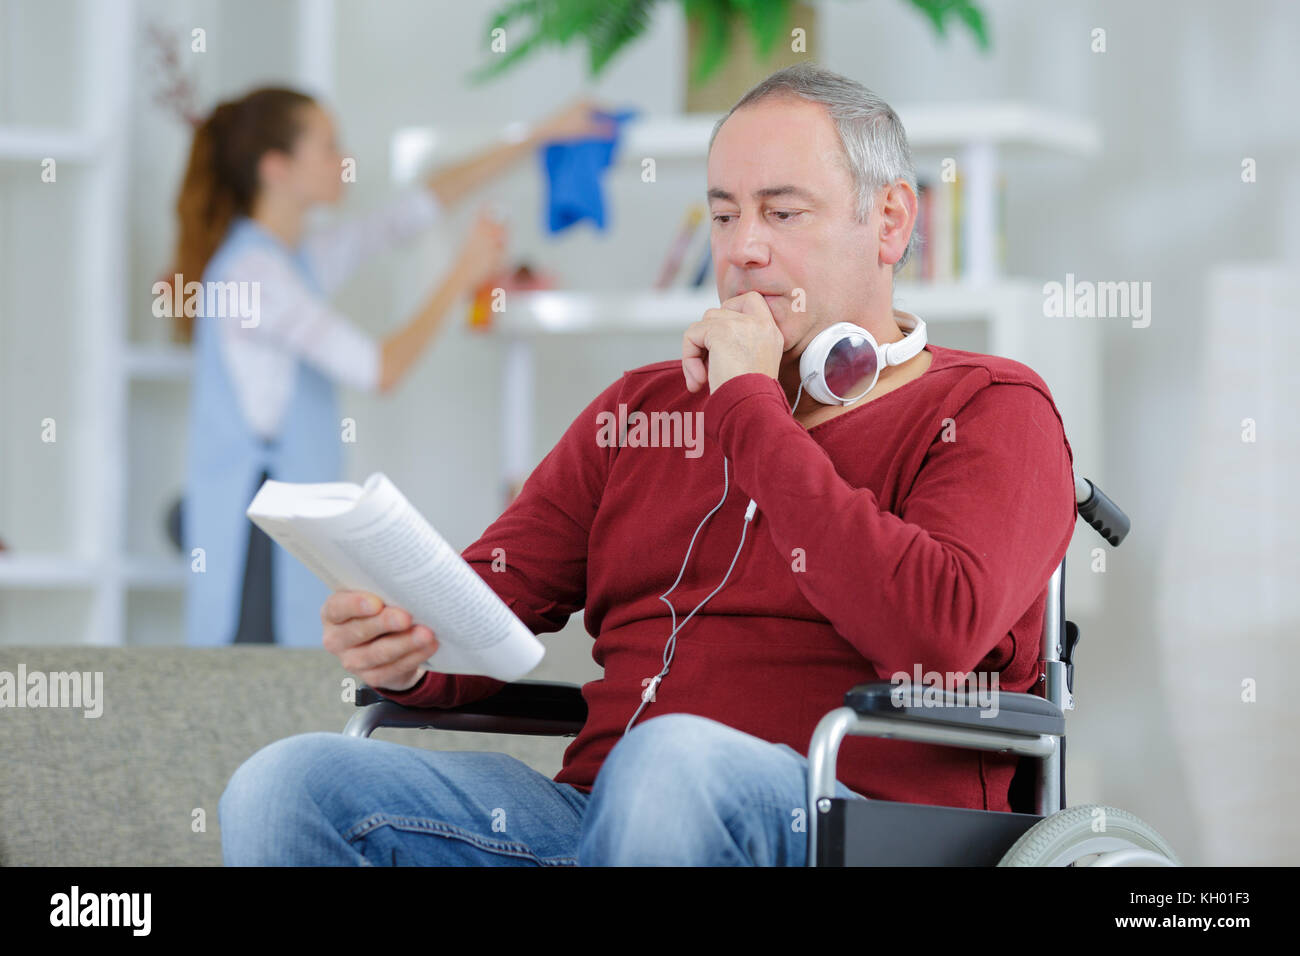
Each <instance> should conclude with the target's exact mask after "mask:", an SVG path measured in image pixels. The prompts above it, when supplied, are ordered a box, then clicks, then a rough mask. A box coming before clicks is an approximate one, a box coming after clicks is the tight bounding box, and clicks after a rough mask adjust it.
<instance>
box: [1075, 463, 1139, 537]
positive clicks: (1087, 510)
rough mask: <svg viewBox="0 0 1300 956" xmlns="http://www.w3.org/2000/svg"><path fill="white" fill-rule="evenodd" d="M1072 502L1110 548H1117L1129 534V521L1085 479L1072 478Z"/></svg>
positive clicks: (1102, 493)
mask: <svg viewBox="0 0 1300 956" xmlns="http://www.w3.org/2000/svg"><path fill="white" fill-rule="evenodd" d="M1074 500H1075V503H1076V504H1077V505H1078V506H1079V514H1080V515H1081V516H1082V517H1083V520H1084V521H1086V522H1088V524H1090V525H1091V526H1092V527H1093V528H1094V529H1095V530H1096V531H1097V533H1098V534H1100V535H1101V536H1102V537H1103V538H1105V539H1106V540H1107V541H1108V542H1110V545H1111V547H1112V548H1116V547H1119V543H1120V542H1121V541H1123V540H1124V538H1125V537H1126V536H1127V535H1128V532H1129V520H1128V515H1126V514H1125V513H1124V512H1123V510H1122V509H1121V508H1120V506H1119V505H1117V504H1115V502H1113V501H1111V500H1110V499H1109V498H1107V497H1106V493H1105V492H1104V491H1102V490H1101V489H1100V488H1098V487H1097V486H1096V485H1094V484H1093V483H1092V482H1091V481H1089V480H1088V479H1087V478H1083V477H1080V476H1079V475H1077V474H1076V475H1075V476H1074Z"/></svg>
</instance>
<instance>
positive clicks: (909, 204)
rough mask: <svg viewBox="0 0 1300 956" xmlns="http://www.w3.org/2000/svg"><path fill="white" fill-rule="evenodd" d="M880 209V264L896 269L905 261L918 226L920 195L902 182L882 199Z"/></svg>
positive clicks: (890, 188)
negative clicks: (896, 265) (904, 258)
mask: <svg viewBox="0 0 1300 956" xmlns="http://www.w3.org/2000/svg"><path fill="white" fill-rule="evenodd" d="M877 199H878V200H879V203H878V205H879V207H880V263H881V265H887V266H892V265H893V264H894V263H896V262H898V260H899V259H901V258H903V253H904V252H905V251H907V243H908V240H910V239H911V238H912V229H913V228H915V226H916V211H917V202H916V191H915V190H914V189H912V187H911V186H910V185H908V184H907V183H906V182H904V181H903V180H901V179H900V180H898V181H897V182H894V183H893V184H891V185H890V186H889V187H888V188H886V189H884V190H883V191H882V192H881V193H880V194H879V195H878V196H877Z"/></svg>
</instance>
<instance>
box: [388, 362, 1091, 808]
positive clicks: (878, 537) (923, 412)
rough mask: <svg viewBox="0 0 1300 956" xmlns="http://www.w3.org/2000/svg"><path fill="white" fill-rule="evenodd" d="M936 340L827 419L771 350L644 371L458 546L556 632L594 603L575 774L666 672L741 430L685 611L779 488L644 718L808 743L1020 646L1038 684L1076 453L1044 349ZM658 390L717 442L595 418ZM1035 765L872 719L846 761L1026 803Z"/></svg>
mask: <svg viewBox="0 0 1300 956" xmlns="http://www.w3.org/2000/svg"><path fill="white" fill-rule="evenodd" d="M927 349H928V350H929V351H930V352H931V353H932V354H933V361H932V363H931V365H930V367H929V368H928V369H927V370H926V371H925V373H924V374H922V375H921V377H920V378H917V379H914V380H913V381H911V382H908V383H907V384H905V385H903V386H901V387H900V388H898V389H896V390H894V391H892V392H889V393H887V394H885V395H883V396H882V397H880V398H878V399H876V400H875V401H871V402H868V403H866V404H864V405H861V406H859V407H858V408H855V409H854V410H853V411H850V412H847V413H845V414H842V415H839V416H837V417H835V418H832V419H830V420H828V421H825V422H823V423H821V424H819V425H814V426H813V427H812V428H811V429H805V428H804V427H803V426H801V425H800V424H799V423H798V422H796V421H794V419H793V418H792V417H791V415H790V410H791V409H790V403H789V401H788V400H787V399H786V397H785V394H784V392H783V391H782V389H781V387H780V385H779V384H778V383H777V382H776V380H775V379H773V378H770V377H768V376H766V375H762V374H759V373H749V374H746V375H740V376H737V377H736V378H733V379H731V380H730V381H728V382H726V383H724V384H723V385H722V386H721V387H720V388H718V390H717V392H716V393H714V394H708V393H707V390H704V391H701V392H697V393H694V394H692V393H691V392H689V391H687V389H686V385H685V380H684V378H683V376H682V364H681V361H680V360H677V359H674V360H671V361H666V362H658V363H655V364H653V365H646V366H644V367H642V368H638V369H634V370H632V371H629V372H625V373H624V374H623V376H622V377H621V378H619V379H618V380H617V381H615V382H614V383H613V384H611V385H610V386H609V387H608V388H606V389H605V390H604V391H603V392H601V393H600V395H598V396H597V397H596V399H595V401H593V402H592V403H591V404H590V405H589V406H587V408H586V409H585V410H584V411H583V412H582V413H581V414H580V415H579V416H578V417H577V419H576V420H575V421H574V422H573V424H572V425H571V426H570V427H569V429H568V430H567V431H566V432H565V434H564V437H563V438H562V439H561V440H560V442H559V443H558V444H557V445H556V446H555V447H554V448H553V449H552V450H551V452H550V453H549V454H548V455H547V456H546V457H545V458H544V459H543V460H542V462H541V463H540V464H539V465H538V466H537V468H536V469H535V470H534V471H533V472H532V474H531V475H530V476H529V478H528V480H527V481H526V482H525V484H524V486H523V490H522V492H521V493H520V495H519V497H518V498H517V499H516V500H515V501H514V502H513V503H512V504H511V505H510V506H509V507H508V508H507V509H506V510H505V511H504V512H503V513H502V515H501V516H500V517H499V518H498V519H497V520H496V521H494V522H493V523H492V525H491V526H490V527H488V529H487V530H486V531H485V532H484V533H483V536H482V537H480V538H479V540H478V541H476V542H474V543H473V544H472V545H470V546H469V547H468V548H466V549H465V551H464V552H463V553H462V554H463V557H464V558H465V560H466V561H467V562H469V564H470V565H471V566H472V567H473V568H474V569H475V570H476V571H478V573H479V574H480V575H482V577H483V579H484V580H485V581H486V582H487V583H488V585H489V586H491V587H492V589H493V590H494V591H495V592H496V593H497V594H499V595H500V596H501V598H502V599H503V600H504V601H505V602H506V604H508V605H509V606H510V607H511V609H512V610H514V612H515V613H516V614H517V615H519V617H520V619H521V620H523V622H524V623H525V624H526V625H528V627H529V628H531V629H532V630H533V631H534V632H535V633H539V634H540V633H544V632H551V631H558V630H560V628H562V627H563V626H564V624H565V622H566V621H567V620H568V619H569V616H570V615H571V614H572V613H574V612H575V611H578V610H580V609H582V608H584V607H585V608H586V617H585V623H586V628H587V631H588V633H590V634H592V635H593V636H594V637H595V643H594V645H593V647H592V657H593V658H594V659H595V661H596V663H597V664H600V665H601V666H602V667H603V668H604V677H603V678H602V679H600V680H594V681H591V682H590V683H588V684H586V685H585V686H584V687H583V690H582V692H583V696H584V698H585V699H586V701H587V705H588V718H587V722H586V725H585V726H584V727H583V729H582V731H581V733H580V734H579V735H578V736H577V737H576V738H575V739H574V741H573V743H572V744H570V745H569V747H568V748H567V750H566V751H565V754H564V765H563V768H562V769H561V770H560V772H559V773H558V774H556V776H555V780H556V781H557V782H560V783H570V784H573V785H575V786H577V787H580V788H581V789H583V790H585V791H588V792H590V790H591V786H592V783H593V782H594V780H595V778H596V773H597V771H599V770H600V766H601V763H602V761H603V760H604V759H605V756H606V755H607V754H608V753H609V751H610V749H611V748H612V747H613V746H614V744H615V743H616V742H617V741H618V739H619V738H620V736H621V735H622V734H623V732H624V728H625V727H626V726H627V722H628V720H629V719H630V718H631V716H632V714H633V713H634V712H635V711H636V709H637V706H638V705H639V703H640V699H641V693H642V681H643V680H644V679H646V678H649V677H652V676H654V675H655V674H657V673H659V671H660V669H661V667H662V659H663V652H664V644H665V642H666V641H667V638H668V635H669V633H670V631H671V623H670V616H669V613H668V608H667V607H666V606H665V604H664V602H663V601H660V600H658V597H659V595H661V594H663V593H664V592H665V591H666V590H668V588H669V587H671V586H672V583H673V581H674V580H675V579H676V577H677V573H678V571H679V570H680V568H681V566H682V560H683V558H684V557H685V555H686V548H687V545H688V544H689V543H690V540H691V535H692V534H693V533H694V531H695V528H696V526H697V525H698V524H699V523H700V521H701V519H703V517H704V516H705V515H706V514H707V513H708V512H709V510H710V509H711V508H713V506H714V505H716V504H717V503H718V501H719V499H720V498H721V497H722V490H723V460H722V459H723V455H724V454H725V455H726V457H727V460H728V461H729V463H730V465H729V469H730V471H729V477H730V482H731V490H730V494H729V495H728V497H727V501H726V504H724V505H723V506H722V508H720V509H719V510H718V512H717V513H716V514H714V515H713V517H712V518H711V519H710V521H709V522H708V524H706V525H705V527H704V529H703V530H702V531H701V532H700V535H699V537H698V538H697V539H696V542H695V548H694V550H693V551H692V552H691V559H690V563H689V564H688V566H687V568H686V572H685V574H684V575H683V576H682V580H681V583H680V584H679V585H678V586H677V589H676V590H675V591H674V592H673V593H672V594H671V595H670V596H669V600H671V601H672V602H673V606H674V607H675V608H676V609H677V620H678V622H679V623H680V622H681V620H682V619H683V618H684V617H685V616H686V615H687V614H689V613H690V611H691V610H692V609H693V608H694V607H695V606H696V605H697V604H699V603H700V601H702V600H703V599H704V598H705V597H706V596H707V595H708V594H709V593H710V592H711V591H713V589H714V588H716V587H717V585H718V584H719V583H720V582H721V581H722V579H723V576H724V575H725V574H726V573H727V568H728V566H729V565H730V564H731V560H732V557H733V555H734V554H735V552H736V547H737V545H738V543H739V541H740V534H741V527H742V525H743V522H744V513H745V509H746V507H747V505H748V503H749V499H750V498H753V499H754V500H755V501H756V502H757V503H758V512H757V515H756V517H755V518H754V521H753V523H752V525H751V526H750V528H749V530H748V532H747V534H746V540H745V546H744V550H743V551H742V552H741V555H740V558H739V559H738V560H737V562H736V566H735V569H734V570H733V571H732V573H731V577H730V579H729V580H728V581H727V584H726V586H725V587H724V588H723V589H722V590H721V591H720V592H718V594H717V595H716V596H714V597H713V598H712V599H711V600H710V601H709V602H708V603H707V604H706V605H705V606H704V607H703V609H701V611H700V612H699V613H698V614H696V615H695V617H694V618H692V619H691V621H690V622H689V623H688V624H687V625H686V626H685V627H684V628H682V630H681V631H680V632H679V633H678V636H677V646H676V650H675V653H674V657H673V660H672V663H671V664H670V669H669V673H668V675H667V676H666V677H665V678H664V680H663V682H662V683H661V684H660V686H659V688H658V691H657V693H656V699H655V701H654V702H652V703H651V704H649V705H648V706H647V707H646V709H645V710H644V711H643V712H642V713H641V716H640V717H638V718H637V724H635V725H634V726H639V725H640V724H641V723H642V722H644V721H646V720H649V719H650V718H652V717H655V716H657V715H660V714H668V713H673V712H684V713H692V714H699V715H702V716H704V717H710V718H712V719H714V720H717V721H720V722H721V723H724V724H727V725H729V726H731V727H735V728H737V729H738V730H742V731H744V732H745V733H748V734H753V735H754V736H756V737H761V738H763V739H765V740H770V741H773V742H775V743H784V744H788V745H789V746H790V747H792V748H794V749H795V750H796V751H798V752H799V753H801V754H804V755H805V756H806V755H807V752H808V743H809V741H810V739H811V737H812V732H813V728H814V727H815V726H816V724H817V722H818V721H819V720H820V719H821V717H822V716H823V715H825V714H826V712H827V711H830V710H832V709H834V708H836V707H839V706H841V705H842V704H843V698H844V693H845V692H846V691H847V690H849V689H850V688H851V687H853V686H854V685H855V684H859V683H862V682H865V681H876V680H889V679H890V676H891V675H892V674H894V673H895V672H897V671H904V672H906V673H908V674H911V673H912V672H913V669H914V666H915V665H917V664H919V665H921V670H922V672H923V673H924V672H926V671H931V670H934V671H939V672H940V673H944V672H949V671H952V672H956V671H962V672H965V671H971V670H976V671H990V672H991V671H998V672H999V678H998V679H999V687H1000V689H1001V690H1005V691H1026V690H1029V689H1030V688H1031V687H1032V686H1033V685H1034V684H1035V681H1036V678H1037V673H1038V668H1037V661H1038V657H1039V647H1040V637H1041V634H1042V624H1043V612H1044V606H1045V604H1044V602H1045V599H1046V593H1047V581H1048V578H1049V577H1050V576H1051V573H1052V571H1053V570H1054V569H1055V568H1056V566H1057V564H1058V563H1060V561H1061V559H1062V557H1063V556H1064V554H1065V550H1066V547H1067V545H1068V544H1069V541H1070V536H1071V534H1072V532H1073V530H1074V522H1075V515H1076V510H1075V503H1074V483H1073V477H1072V464H1073V452H1072V451H1071V449H1070V446H1069V443H1068V442H1067V441H1066V439H1065V434H1064V430H1063V426H1062V422H1061V419H1060V414H1059V413H1058V412H1057V410H1056V406H1055V404H1054V402H1053V401H1052V397H1051V394H1050V392H1049V391H1048V389H1047V386H1046V385H1045V384H1044V382H1043V381H1042V379H1041V378H1040V377H1039V376H1038V375H1037V374H1035V373H1034V372H1033V370H1031V369H1030V368H1028V367H1026V366H1025V365H1022V364H1020V363H1019V362H1015V361H1012V360H1009V359H1004V358H997V357H994V356H989V355H982V354H978V353H975V352H966V351H961V350H958V349H949V348H943V347H940V346H936V345H929V346H927ZM805 400H807V399H806V396H805ZM620 403H621V404H623V405H625V406H626V409H625V414H624V419H619V418H618V415H619V405H620ZM638 409H639V410H642V411H645V412H647V413H653V412H655V411H668V412H676V411H681V412H697V411H699V412H703V418H702V423H703V431H704V437H703V439H702V454H699V453H698V452H699V451H700V445H699V444H696V445H695V446H694V448H692V447H689V446H688V447H644V446H642V447H638V446H634V445H633V444H632V443H631V440H632V439H633V438H634V437H635V435H636V432H635V430H634V426H635V425H636V419H635V418H633V419H632V421H630V422H629V423H628V426H629V432H628V435H629V441H628V443H627V444H626V445H625V446H624V447H619V446H618V444H617V443H615V444H613V445H611V444H610V443H609V442H608V441H601V440H599V439H598V436H599V435H600V434H601V428H600V423H601V420H600V419H598V417H597V416H598V415H599V413H601V412H602V411H607V412H609V413H611V414H612V415H613V416H614V420H615V421H622V420H625V419H626V416H627V415H631V413H632V412H634V411H636V410H638ZM947 419H950V420H951V422H949V423H947V424H945V420H947ZM694 421H697V422H698V421H700V419H699V418H695V419H694ZM615 427H616V428H617V427H618V426H617V425H616V426H615ZM652 431H653V433H656V434H657V433H658V430H657V429H654V430H652ZM615 434H617V432H616V433H615ZM691 435H693V433H689V432H688V433H687V437H688V439H689V438H690V437H691ZM945 438H946V440H945ZM695 441H696V442H699V441H700V439H695ZM642 444H643V445H644V443H642ZM692 456H694V457H692ZM494 548H504V549H505V556H506V564H507V568H506V570H504V571H500V572H496V573H494V572H493V571H492V558H493V554H492V552H493V549H494ZM796 549H801V550H796ZM796 568H799V570H795V569H796ZM501 686H502V685H501V683H500V682H499V681H496V680H493V679H492V678H487V677H472V676H465V675H444V674H433V673H428V674H425V675H424V677H423V678H422V679H421V681H420V683H419V684H417V685H416V686H415V687H414V688H412V689H411V690H408V691H405V692H400V693H399V692H385V696H387V697H389V698H390V699H392V700H395V701H398V702H400V703H407V704H416V705H429V706H440V707H453V706H457V705H460V704H464V703H468V702H470V701H473V700H476V699H479V698H481V697H485V696H487V695H489V694H491V693H493V692H494V691H495V690H497V689H498V688H499V687H501ZM1015 764H1016V757H1015V756H1014V755H1010V754H997V753H984V752H982V751H977V750H968V749H961V748H953V747H941V746H938V745H934V744H919V743H912V742H905V741H898V740H885V739H880V738H869V737H855V736H850V737H847V738H846V739H845V741H844V744H843V746H842V747H841V749H840V756H839V762H838V765H837V777H838V779H839V780H840V781H841V782H842V783H844V784H845V785H846V786H848V787H849V788H850V789H851V790H853V791H855V792H857V793H860V794H862V795H863V796H866V797H871V798H877V799H885V800H895V801H907V802H911V803H927V804H940V805H945V806H953V807H972V808H977V809H988V810H1008V809H1009V807H1008V804H1007V791H1008V788H1009V786H1010V782H1011V776H1012V774H1013V772H1014V769H1015Z"/></svg>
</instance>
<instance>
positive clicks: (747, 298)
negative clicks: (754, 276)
mask: <svg viewBox="0 0 1300 956" xmlns="http://www.w3.org/2000/svg"><path fill="white" fill-rule="evenodd" d="M784 351H785V340H784V338H783V337H782V335H781V330H780V328H778V327H777V324H776V319H774V318H773V317H772V310H771V309H769V308H768V307H767V300H766V299H764V298H763V295H762V293H760V292H746V293H744V294H743V295H737V296H733V297H732V298H730V299H728V300H727V301H726V302H724V303H722V305H721V306H720V307H718V308H716V309H709V310H707V311H706V312H705V313H704V317H703V318H701V319H700V321H698V322H696V323H695V324H693V325H691V326H690V327H689V328H688V329H687V330H686V334H685V335H683V336H682V373H683V374H684V375H685V376H686V388H687V390H688V391H691V392H698V391H699V390H700V389H701V388H703V387H704V385H705V383H706V382H707V383H708V386H709V394H713V393H714V392H716V391H717V390H718V388H719V387H721V385H722V383H723V382H727V381H729V380H731V379H733V378H735V377H736V376H737V375H745V374H747V373H749V372H761V373H763V374H764V375H767V376H770V377H771V378H773V379H775V378H776V377H777V374H778V373H779V372H780V370H781V356H782V354H783V353H784Z"/></svg>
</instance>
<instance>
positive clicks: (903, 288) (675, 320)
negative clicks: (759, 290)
mask: <svg viewBox="0 0 1300 956" xmlns="http://www.w3.org/2000/svg"><path fill="white" fill-rule="evenodd" d="M1034 288H1035V286H1034V283H1032V282H1030V281H1028V280H1020V279H1005V280H1001V281H998V282H992V283H968V282H953V283H934V284H921V285H908V284H900V285H899V286H898V287H897V289H896V290H895V293H894V301H895V303H896V304H897V306H898V307H899V308H900V309H904V310H906V311H908V312H914V313H915V314H917V315H919V316H920V317H921V318H923V319H924V320H925V321H926V322H927V323H929V322H936V323H938V322H965V321H989V320H992V319H995V318H996V317H998V316H999V315H1001V314H1002V313H1003V307H1004V305H1005V303H1006V300H1007V297H1008V295H1023V294H1025V293H1026V292H1029V291H1031V290H1033V289H1034ZM506 303H507V304H506V310H505V312H503V313H501V318H500V325H499V327H498V328H499V332H500V334H503V335H510V336H525V335H552V334H556V335H564V334H577V333H588V332H601V333H610V334H618V333H621V332H627V333H639V332H664V331H673V330H684V329H685V328H686V326H688V325H690V324H691V323H692V322H695V321H698V320H699V318H700V317H701V316H702V315H703V314H704V312H705V310H707V309H711V308H715V307H716V306H717V305H718V295H717V291H716V290H715V289H714V288H713V287H712V286H708V287H702V288H700V289H670V290H664V291H656V290H647V291H644V292H638V293H632V294H630V295H629V294H626V293H615V292H570V291H546V292H516V293H514V294H513V295H511V296H509V297H508V298H507V300H506Z"/></svg>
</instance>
